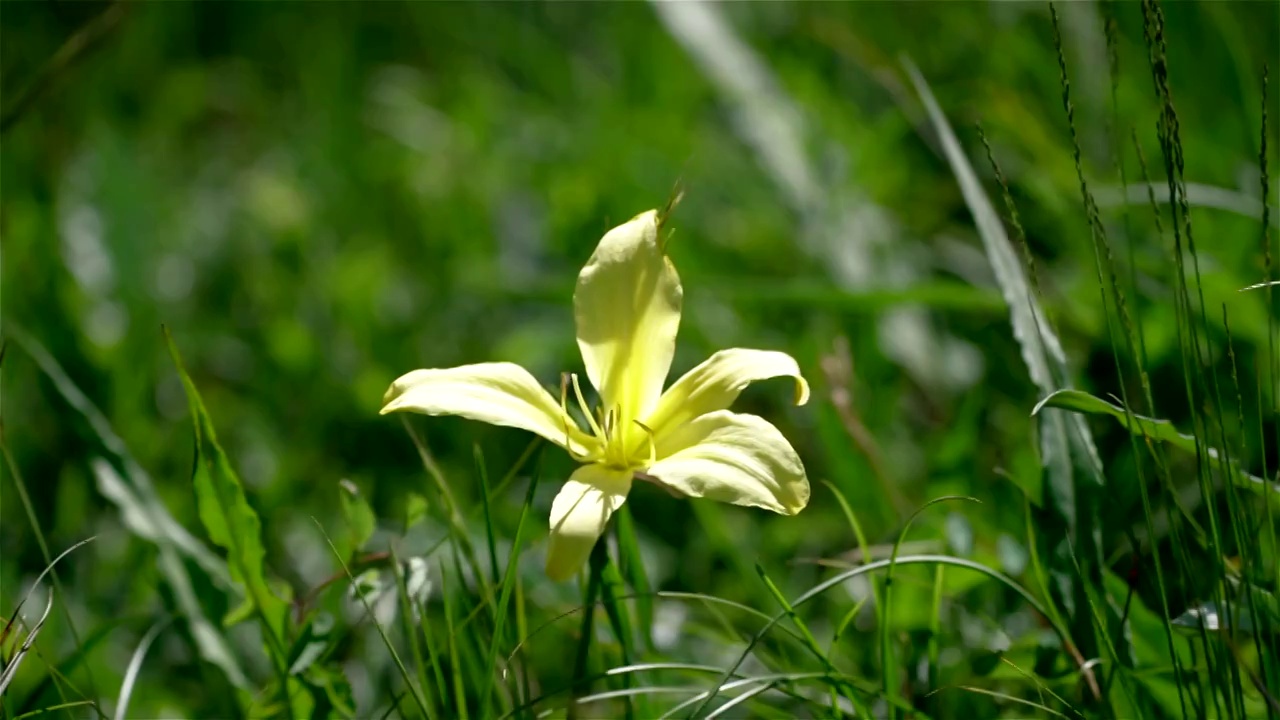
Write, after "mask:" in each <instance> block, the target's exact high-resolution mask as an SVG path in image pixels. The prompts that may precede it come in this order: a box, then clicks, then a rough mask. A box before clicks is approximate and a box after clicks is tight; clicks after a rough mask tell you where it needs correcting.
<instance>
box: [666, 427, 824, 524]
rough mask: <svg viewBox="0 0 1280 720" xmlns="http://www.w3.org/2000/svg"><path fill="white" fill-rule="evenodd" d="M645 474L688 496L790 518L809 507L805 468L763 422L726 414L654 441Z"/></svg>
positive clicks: (776, 431) (783, 441)
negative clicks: (653, 454) (651, 459)
mask: <svg viewBox="0 0 1280 720" xmlns="http://www.w3.org/2000/svg"><path fill="white" fill-rule="evenodd" d="M658 457H660V458H662V459H661V460H659V461H658V462H657V463H655V464H654V465H653V467H651V468H649V469H648V470H647V471H646V473H647V474H648V475H650V476H652V477H654V478H655V479H657V480H658V481H660V482H661V483H662V484H664V485H668V486H670V487H671V488H673V489H675V490H677V491H679V492H681V493H684V494H685V495H689V496H691V497H703V498H709V499H711V500H719V501H720V502H727V503H733V504H734V505H747V506H750V507H759V508H764V509H766V510H772V511H774V512H776V513H782V514H783V515H795V514H796V513H798V512H800V511H801V510H803V509H804V507H805V505H808V504H809V480H808V478H806V477H805V473H804V465H802V464H801V463H800V458H799V456H797V455H796V451H795V450H794V449H792V447H791V444H790V443H788V442H787V439H786V438H784V437H783V436H782V433H780V432H778V428H776V427H774V426H773V425H771V424H770V423H769V422H768V421H767V420H765V419H764V418H760V417H756V416H755V415H742V414H738V413H732V412H729V411H728V410H719V411H716V412H712V413H708V414H706V415H702V416H701V417H698V418H695V419H694V420H692V421H691V422H688V423H685V424H684V425H682V426H680V427H679V428H677V429H676V430H674V431H672V432H671V433H670V434H669V435H668V436H667V438H666V439H665V440H659V442H658Z"/></svg>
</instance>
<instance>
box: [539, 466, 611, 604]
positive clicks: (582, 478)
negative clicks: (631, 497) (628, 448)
mask: <svg viewBox="0 0 1280 720" xmlns="http://www.w3.org/2000/svg"><path fill="white" fill-rule="evenodd" d="M631 475H632V473H631V472H630V471H625V470H611V469H609V468H607V467H605V466H603V465H594V464H593V465H583V466H582V467H580V468H578V469H577V470H576V471H574V473H573V475H571V476H570V477H569V481H568V482H566V483H565V484H564V487H563V488H561V489H560V493H559V494H558V495H556V499H555V500H554V501H553V502H552V503H551V542H550V544H549V545H548V547H547V577H549V578H551V579H552V580H555V581H557V582H559V581H562V580H568V579H569V578H571V577H573V576H574V574H575V573H577V572H578V570H579V569H580V568H581V567H582V564H583V563H585V562H586V561H587V558H588V557H590V555H591V548H593V547H595V544H596V540H597V539H599V537H600V535H601V534H602V533H604V528H605V526H606V525H607V524H608V523H609V517H610V516H611V515H613V512H614V511H615V510H617V509H618V508H619V507H622V503H623V502H625V501H626V499H627V493H628V492H629V491H630V490H631Z"/></svg>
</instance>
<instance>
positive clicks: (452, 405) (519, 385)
mask: <svg viewBox="0 0 1280 720" xmlns="http://www.w3.org/2000/svg"><path fill="white" fill-rule="evenodd" d="M382 402H383V408H382V414H384V415H385V414H387V413H389V412H396V411H410V412H418V413H423V414H425V415H458V416H460V417H465V418H469V419H471V420H479V421H480V422H485V423H489V424H490V425H503V426H506V427H514V428H520V429H522V430H528V431H529V432H532V433H536V434H538V435H541V436H542V437H544V438H546V439H548V440H550V441H551V442H553V443H555V444H557V445H559V446H560V447H563V448H565V449H567V450H569V451H570V452H571V453H573V454H575V455H577V456H579V457H581V456H583V455H585V454H587V450H588V448H589V447H590V446H591V445H592V443H593V442H594V441H593V440H592V439H591V438H590V437H589V436H588V435H587V434H586V433H584V432H582V430H580V429H579V428H578V426H577V425H576V424H575V423H574V421H573V420H572V419H571V418H569V417H568V416H567V415H565V413H564V412H563V411H562V410H561V408H560V405H559V403H557V402H556V400H555V399H553V398H552V397H551V394H550V393H548V392H547V391H546V390H545V389H543V387H542V386H541V385H539V384H538V381H537V380H535V379H534V377H533V376H532V375H530V374H529V371H527V370H525V369H524V368H522V367H520V366H519V365H516V364H515V363H507V362H491V363H478V364H476V365H463V366H461V367H454V368H446V369H439V370H437V369H432V370H414V371H413V372H411V373H407V374H405V375H402V376H401V377H400V378H399V379H397V380H396V381H395V382H394V383H392V384H391V387H390V388H389V389H388V390H387V394H386V395H385V396H384V397H383V398H382Z"/></svg>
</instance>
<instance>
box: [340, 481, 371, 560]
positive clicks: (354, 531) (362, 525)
mask: <svg viewBox="0 0 1280 720" xmlns="http://www.w3.org/2000/svg"><path fill="white" fill-rule="evenodd" d="M338 487H339V491H338V496H339V497H340V498H341V500H342V514H343V516H344V517H346V519H347V530H348V533H349V535H348V537H349V538H350V539H351V551H352V552H356V551H358V550H360V549H361V548H363V547H364V544H365V543H367V542H369V538H371V537H373V531H374V530H375V529H376V528H377V524H378V520H377V518H376V517H375V516H374V514H373V510H372V509H371V508H370V507H369V502H368V501H367V500H365V498H364V496H363V495H361V494H360V488H359V487H358V486H357V485H356V484H355V483H353V482H351V481H350V480H342V481H341V482H339V483H338Z"/></svg>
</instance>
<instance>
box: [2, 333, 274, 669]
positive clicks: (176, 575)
mask: <svg viewBox="0 0 1280 720" xmlns="http://www.w3.org/2000/svg"><path fill="white" fill-rule="evenodd" d="M7 327H8V332H9V336H10V337H11V338H13V339H14V341H16V342H17V344H18V345H19V346H20V347H21V348H22V349H23V350H25V351H26V352H27V354H28V355H30V356H31V359H32V360H34V361H35V363H36V365H37V366H39V368H40V371H41V372H43V373H44V374H45V376H46V377H48V378H49V380H50V381H51V382H52V383H53V387H54V389H55V390H57V392H58V394H59V395H61V396H62V399H63V400H65V401H66V403H67V405H69V406H70V407H71V408H72V409H73V410H75V411H76V412H77V413H79V415H80V416H81V417H82V418H84V420H85V422H86V423H87V424H88V426H89V429H90V430H91V431H92V433H93V434H94V436H96V437H97V439H98V442H99V443H100V444H101V445H102V447H103V448H105V449H106V450H107V451H108V452H109V453H110V454H111V455H113V456H114V457H115V460H116V462H115V463H112V462H109V461H107V460H105V459H103V458H94V460H93V461H92V463H91V465H92V470H93V475H94V480H95V482H96V484H97V487H98V492H100V493H101V494H102V496H103V497H105V498H106V499H107V500H109V501H111V502H112V503H113V504H114V505H115V506H116V507H117V508H118V509H119V510H120V519H121V522H122V523H123V524H124V526H125V527H126V528H127V529H128V530H129V531H130V532H131V533H133V534H134V535H136V536H137V537H139V538H141V539H143V540H145V541H147V542H149V543H151V544H153V545H154V546H155V547H156V550H157V551H158V553H157V558H156V564H157V566H158V567H159V569H160V572H161V573H162V574H163V575H164V578H165V582H166V583H167V584H168V586H169V589H170V590H171V591H172V593H173V598H174V601H175V602H176V603H177V605H178V609H179V610H180V611H181V612H182V615H183V617H184V619H185V620H186V622H187V626H188V629H189V631H190V633H191V639H192V641H193V642H194V643H195V646H196V650H197V651H198V652H199V653H200V657H201V658H202V659H204V661H205V662H208V663H210V664H212V665H214V666H215V667H217V668H219V669H220V670H222V672H223V674H225V675H226V677H227V680H228V681H229V682H230V683H231V684H232V685H234V686H236V687H237V688H240V689H242V690H243V689H248V687H249V680H248V678H247V677H246V676H245V673H244V670H243V669H242V668H241V667H240V663H239V661H238V660H237V659H236V657H235V653H234V652H233V651H232V649H231V644H230V643H229V642H228V641H227V638H226V637H225V636H224V635H223V634H222V633H221V632H220V630H219V629H218V628H217V627H216V626H215V625H214V623H213V622H211V621H210V619H209V618H208V617H207V616H206V615H205V610H204V608H203V607H202V606H201V604H200V600H199V597H198V595H197V594H196V590H195V585H194V583H193V581H192V577H191V573H190V572H189V570H188V568H189V567H190V566H189V565H188V564H187V563H185V562H183V558H184V557H185V558H187V559H190V560H191V561H192V562H193V563H194V565H195V567H197V568H199V570H200V571H202V572H203V573H205V574H206V575H207V576H208V578H209V580H210V581H211V582H212V583H213V584H214V585H215V586H217V587H219V588H222V589H225V590H228V591H231V592H238V589H237V588H234V587H232V584H231V575H230V572H229V571H228V570H227V566H226V563H225V562H223V560H222V559H221V558H219V557H218V556H217V555H216V554H215V553H213V552H212V551H211V550H210V549H209V548H208V547H206V546H205V544H204V543H203V542H201V541H200V540H198V539H196V538H195V537H194V536H193V535H192V534H191V533H190V532H188V531H187V529H186V528H185V527H183V526H182V524H181V523H179V522H178V521H177V519H175V518H174V517H173V515H172V514H170V512H169V510H168V508H166V507H165V505H164V502H163V501H162V500H161V498H160V495H159V493H157V492H156V488H155V484H154V483H152V481H151V477H150V475H149V474H148V473H147V471H146V470H145V469H143V467H142V465H141V464H139V463H138V461H137V460H136V459H135V458H134V457H133V454H132V453H130V452H129V448H128V446H127V445H125V443H124V440H123V439H121V437H120V436H119V435H118V434H116V432H115V430H114V429H113V428H112V427H111V423H110V422H108V420H107V418H106V416H105V415H103V414H102V411H101V410H99V409H98V408H97V406H95V405H94V404H93V402H92V401H91V400H89V397H88V396H87V395H85V394H84V392H83V391H81V390H80V388H79V387H78V386H77V385H76V384H75V382H73V381H72V380H71V377H70V376H69V375H67V373H66V371H65V370H63V369H62V366H61V365H60V364H59V363H58V361H57V360H55V359H54V357H53V356H52V355H51V354H49V351H48V350H46V349H45V348H44V346H43V345H41V344H40V343H39V342H38V341H37V340H36V339H35V338H33V337H31V336H30V335H28V334H27V333H26V331H25V330H23V329H22V328H21V327H19V326H18V325H16V324H15V323H13V322H8V323H7ZM117 465H118V466H119V467H120V468H121V469H122V470H123V472H121V470H117Z"/></svg>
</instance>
